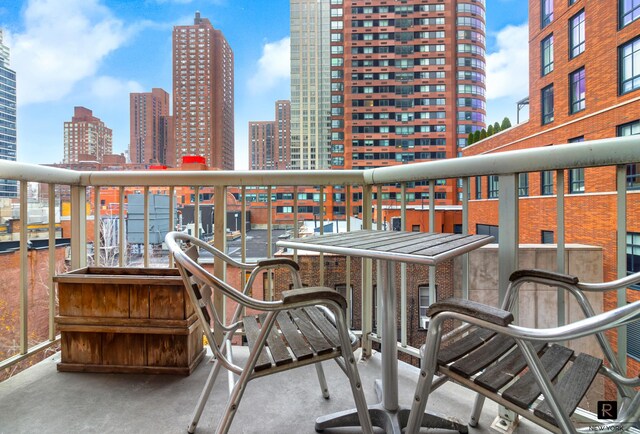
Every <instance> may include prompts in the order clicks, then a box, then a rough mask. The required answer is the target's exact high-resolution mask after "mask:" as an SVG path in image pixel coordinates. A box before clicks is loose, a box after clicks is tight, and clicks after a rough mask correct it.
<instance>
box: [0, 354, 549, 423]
mask: <svg viewBox="0 0 640 434" xmlns="http://www.w3.org/2000/svg"><path fill="white" fill-rule="evenodd" d="M245 354H246V348H244V347H240V348H239V347H236V350H235V351H234V355H236V357H237V358H238V359H239V358H241V357H244V355H245ZM59 360H60V354H59V353H58V354H55V355H53V356H52V357H49V358H48V359H46V360H44V361H43V362H41V363H39V364H37V365H35V366H33V367H31V368H29V369H27V370H26V371H24V372H22V373H20V374H18V375H16V376H14V377H12V378H10V379H9V380H7V381H5V382H3V383H0V433H12V434H18V433H101V434H105V433H136V434H137V433H154V434H156V433H185V432H186V427H187V425H188V423H189V422H190V418H191V412H192V410H193V408H194V406H195V403H196V401H197V399H198V396H199V394H200V391H201V388H202V385H203V384H204V381H205V378H206V376H207V373H208V372H209V367H210V365H209V364H208V363H207V362H206V361H203V362H202V363H201V364H200V366H199V367H198V368H197V369H196V371H195V372H194V373H193V374H192V375H191V376H189V377H176V376H167V375H130V374H87V373H62V372H57V371H56V363H58V362H59ZM324 367H325V373H326V376H327V382H328V384H329V390H330V392H331V399H329V400H325V399H323V398H322V395H321V393H320V388H319V386H318V382H317V377H316V373H315V369H314V368H313V367H312V366H309V367H304V368H300V369H296V370H293V371H288V372H284V373H281V374H275V375H272V376H268V377H264V378H260V379H257V380H254V381H252V382H250V383H249V385H248V387H247V390H246V392H245V395H244V397H243V400H242V402H241V404H240V408H239V409H238V413H237V415H236V417H235V419H234V423H233V426H232V428H231V432H232V433H274V434H289V433H291V434H294V433H295V434H301V433H315V430H314V422H315V419H316V417H318V416H321V415H324V414H328V413H332V412H334V411H339V410H345V409H349V408H352V407H353V406H354V403H353V398H352V396H351V393H350V389H349V386H348V383H347V380H346V377H345V376H344V374H343V373H342V371H340V368H338V366H337V365H336V364H335V363H334V362H325V363H324ZM358 368H359V370H360V375H361V377H362V380H363V384H364V385H365V394H366V398H367V402H368V403H369V404H372V403H375V402H376V396H375V392H374V387H373V382H374V380H375V379H376V378H378V377H379V375H380V372H381V369H380V358H379V354H376V355H374V356H373V357H372V358H371V359H369V360H367V361H363V362H360V363H359V365H358ZM398 371H399V396H400V404H401V405H405V406H407V405H409V403H410V401H411V396H412V394H413V392H414V388H415V382H416V380H417V377H418V371H417V369H416V368H414V367H412V366H409V365H407V364H404V363H400V365H399V369H398ZM224 374H225V375H221V376H220V377H219V378H218V382H217V383H216V386H215V388H214V390H213V392H212V394H211V397H210V399H209V402H208V403H207V406H206V408H205V411H204V414H203V416H202V419H201V421H200V424H199V426H198V430H197V432H198V433H213V432H215V428H216V425H217V422H218V418H219V416H220V413H221V411H222V408H223V405H224V403H225V401H226V399H227V396H228V392H227V390H228V389H227V387H228V383H227V376H226V373H224ZM473 399H474V394H473V393H471V392H469V391H468V390H466V389H463V388H461V387H459V386H457V385H455V384H451V383H448V384H445V385H444V386H443V387H441V388H440V389H438V390H437V391H436V392H435V393H434V394H433V395H432V397H431V399H430V400H429V404H428V408H429V409H432V410H435V411H437V412H439V413H441V414H446V415H447V416H453V417H455V418H458V419H460V420H464V421H466V420H467V419H468V415H469V412H470V410H471V407H472V404H473ZM496 414H497V406H496V405H495V404H494V403H492V402H489V401H487V403H486V404H485V409H484V411H483V415H482V418H481V421H480V425H479V426H478V429H473V428H471V429H470V430H469V432H470V433H489V432H493V431H492V430H491V429H490V428H489V427H490V425H491V422H492V421H493V419H494V417H495V416H496ZM427 431H428V432H429V433H439V432H443V433H444V432H448V433H451V432H452V431H437V430H425V432H427ZM325 432H327V433H329V432H336V433H338V432H340V433H353V432H359V430H357V429H353V428H351V429H340V430H326V431H325ZM376 432H382V430H377V431H376ZM516 432H517V433H522V434H528V433H540V432H546V431H545V430H542V429H540V428H538V427H537V426H535V425H533V424H532V423H530V422H529V421H527V420H521V421H520V425H519V426H518V428H517V431H516Z"/></svg>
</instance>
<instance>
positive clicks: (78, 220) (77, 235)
mask: <svg viewBox="0 0 640 434" xmlns="http://www.w3.org/2000/svg"><path fill="white" fill-rule="evenodd" d="M86 198H87V188H86V187H84V186H78V185H72V186H71V268H72V269H74V270H75V269H78V268H82V267H85V266H86V265H87V226H86V223H87V206H86V200H87V199H86Z"/></svg>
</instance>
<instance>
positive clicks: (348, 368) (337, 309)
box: [165, 232, 372, 433]
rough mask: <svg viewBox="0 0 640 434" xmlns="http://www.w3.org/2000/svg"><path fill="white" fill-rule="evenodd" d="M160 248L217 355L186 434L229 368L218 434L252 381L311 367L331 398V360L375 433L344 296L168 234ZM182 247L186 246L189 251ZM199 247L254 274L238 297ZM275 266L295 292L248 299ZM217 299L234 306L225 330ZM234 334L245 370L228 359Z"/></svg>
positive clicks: (267, 264)
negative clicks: (325, 364)
mask: <svg viewBox="0 0 640 434" xmlns="http://www.w3.org/2000/svg"><path fill="white" fill-rule="evenodd" d="M165 241H166V243H167V245H168V247H169V250H170V251H171V253H172V254H173V256H174V258H175V261H176V265H177V267H178V269H179V270H180V274H181V275H182V278H183V280H184V283H185V287H186V290H187V292H188V294H189V298H190V300H191V302H192V303H193V305H194V307H195V310H196V312H197V314H198V318H199V320H200V322H201V324H202V325H203V328H204V332H205V336H206V338H207V341H208V343H209V346H210V347H211V351H212V352H213V356H214V359H213V360H214V363H213V366H212V368H211V372H210V374H209V376H208V378H207V381H206V383H205V386H204V389H203V390H202V393H201V395H200V398H199V400H198V403H197V405H196V409H195V411H194V415H193V419H192V422H191V424H190V425H189V428H188V432H189V433H193V432H195V429H196V426H197V424H198V421H199V420H200V416H201V415H202V411H203V410H204V406H205V404H206V402H207V399H208V398H209V395H210V393H211V390H212V388H213V385H214V383H215V380H216V377H217V375H218V373H219V371H220V368H222V367H224V368H225V369H227V370H228V371H229V373H230V374H232V375H230V377H231V378H232V379H233V380H232V382H231V384H230V386H229V387H230V394H229V395H230V396H229V399H228V402H227V404H226V407H225V410H224V413H223V414H222V417H221V419H220V422H219V424H218V426H217V429H216V432H217V433H226V432H227V431H228V430H229V427H230V426H231V423H232V421H233V418H234V416H235V414H236V411H237V409H238V405H239V404H240V400H241V398H242V395H243V393H244V391H245V389H246V386H247V383H248V382H249V381H250V380H252V379H254V378H258V377H263V376H266V375H270V374H275V373H278V372H283V371H287V370H289V369H293V368H297V367H300V366H306V365H309V364H315V366H316V370H317V374H318V378H319V380H320V386H321V389H322V393H323V396H324V397H325V398H328V397H329V394H328V389H327V384H326V381H325V378H324V372H323V370H322V366H321V364H320V362H322V361H324V360H330V359H334V360H335V361H336V363H337V364H338V365H339V366H340V368H342V370H343V371H344V372H345V374H346V375H347V377H348V379H349V384H350V386H351V390H352V393H353V397H354V400H355V404H356V408H357V409H358V417H359V421H360V424H361V426H362V427H363V428H362V429H363V431H364V432H372V428H371V420H370V417H369V413H368V411H367V404H366V401H365V398H364V393H363V390H362V383H361V381H360V376H359V374H358V370H357V367H356V360H355V358H354V355H353V349H354V348H355V347H356V346H357V343H358V342H357V338H356V337H355V336H354V335H353V334H351V333H349V331H348V329H347V326H346V320H345V310H346V301H345V299H344V297H342V296H341V295H340V294H339V293H337V292H336V291H334V290H332V289H330V288H324V287H307V288H302V284H301V281H300V276H299V274H298V270H299V266H298V264H297V263H296V262H294V261H292V260H290V259H286V258H281V259H280V258H279V259H267V260H263V261H260V262H258V263H257V264H245V263H241V262H238V261H236V260H234V259H232V258H231V257H229V256H228V255H226V254H224V253H223V252H221V251H219V250H218V249H216V248H214V247H213V246H211V245H209V244H207V243H205V242H203V241H201V240H199V239H196V238H194V237H191V236H189V235H186V234H184V233H180V232H170V233H169V234H167V236H166V238H165ZM187 245H190V247H187ZM183 247H187V248H186V250H183ZM196 248H200V249H201V250H206V251H208V252H210V253H211V254H212V255H213V257H214V261H219V260H222V261H224V262H225V263H227V264H231V265H234V266H235V267H238V268H239V269H241V270H251V274H250V276H249V278H248V280H247V284H246V285H245V287H244V288H243V291H238V290H237V289H235V288H233V287H231V286H229V285H228V284H227V283H226V282H224V281H222V280H220V279H218V278H217V277H216V276H214V275H212V274H211V273H209V272H208V271H206V270H205V269H204V268H203V267H202V266H201V265H199V264H198V262H197V256H198V252H197V249H196ZM279 267H284V268H286V269H288V270H289V271H290V273H291V278H292V281H293V288H294V289H292V290H289V291H284V292H283V294H282V299H281V300H279V301H263V300H258V299H256V298H253V297H252V296H251V295H250V293H249V292H250V290H251V286H252V284H253V282H254V280H255V278H256V276H258V275H259V274H260V273H261V272H263V271H265V270H268V269H274V268H279ZM217 295H219V296H223V295H224V296H226V297H227V298H228V299H229V300H231V301H234V302H236V303H237V307H236V309H235V313H234V315H233V317H232V319H231V321H228V322H226V323H225V322H224V318H220V316H219V315H218V314H217V312H216V310H215V309H214V306H213V304H214V298H215V297H216V296H217ZM245 312H246V313H245ZM216 331H218V334H221V333H223V334H224V336H223V338H222V339H221V340H220V339H218V340H216V337H215V336H214V333H215V332H216ZM237 333H243V334H244V335H245V336H246V340H247V343H248V346H249V356H248V358H247V360H246V362H245V364H244V366H239V365H237V364H236V363H235V362H234V360H233V357H232V352H231V339H232V338H233V336H234V335H235V334H237ZM234 376H237V379H236V378H235V377H234Z"/></svg>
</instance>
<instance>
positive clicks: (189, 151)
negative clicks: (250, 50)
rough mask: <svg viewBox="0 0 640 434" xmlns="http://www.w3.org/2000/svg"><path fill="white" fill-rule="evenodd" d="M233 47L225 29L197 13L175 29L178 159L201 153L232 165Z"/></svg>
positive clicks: (210, 162) (216, 163)
mask: <svg viewBox="0 0 640 434" xmlns="http://www.w3.org/2000/svg"><path fill="white" fill-rule="evenodd" d="M233 68H234V66H233V51H232V50H231V47H230V46H229V43H228V42H227V40H226V39H225V37H224V35H223V34H222V32H220V30H216V29H214V28H213V26H212V25H211V22H210V21H209V20H208V19H207V18H202V17H200V12H196V15H195V18H194V20H193V25H188V26H175V27H174V28H173V116H174V128H175V146H176V157H177V158H176V159H177V161H178V164H181V162H182V157H183V156H185V155H200V156H202V157H204V158H205V160H206V164H207V166H209V167H212V168H218V169H226V170H233V159H234V149H233V146H234V125H233V106H234V101H233V95H234V94H233V71H234V69H233Z"/></svg>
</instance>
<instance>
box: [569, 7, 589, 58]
mask: <svg viewBox="0 0 640 434" xmlns="http://www.w3.org/2000/svg"><path fill="white" fill-rule="evenodd" d="M584 27H585V26H584V10H582V11H580V12H578V13H577V14H576V15H574V16H573V17H572V18H571V19H570V20H569V57H570V58H574V57H576V56H577V55H578V54H580V53H582V52H583V51H584V48H585V35H584Z"/></svg>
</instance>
